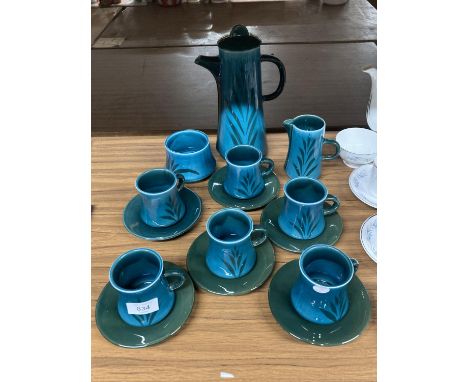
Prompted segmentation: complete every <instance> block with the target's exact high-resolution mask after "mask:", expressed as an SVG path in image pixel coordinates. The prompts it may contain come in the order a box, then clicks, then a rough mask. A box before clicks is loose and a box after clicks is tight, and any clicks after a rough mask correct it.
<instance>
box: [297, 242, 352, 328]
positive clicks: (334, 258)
mask: <svg viewBox="0 0 468 382" xmlns="http://www.w3.org/2000/svg"><path fill="white" fill-rule="evenodd" d="M358 267H359V263H358V261H357V260H356V259H350V258H349V257H348V256H347V255H346V254H345V253H344V252H342V251H340V250H339V249H338V248H336V247H333V246H331V245H326V244H318V245H312V246H311V247H309V248H307V249H305V250H304V251H303V252H302V253H301V257H300V258H299V269H300V272H301V274H300V275H299V277H298V278H297V280H296V282H295V284H294V285H293V287H292V289H291V302H292V305H293V306H294V309H296V311H297V313H298V314H299V315H300V316H301V317H302V318H304V319H306V320H308V321H311V322H314V323H316V324H321V325H327V324H333V323H335V322H338V321H340V320H341V319H342V318H343V317H344V316H345V315H346V313H348V309H349V298H348V288H347V285H348V284H349V282H350V281H351V280H352V278H353V276H354V273H355V272H356V271H357V269H358Z"/></svg>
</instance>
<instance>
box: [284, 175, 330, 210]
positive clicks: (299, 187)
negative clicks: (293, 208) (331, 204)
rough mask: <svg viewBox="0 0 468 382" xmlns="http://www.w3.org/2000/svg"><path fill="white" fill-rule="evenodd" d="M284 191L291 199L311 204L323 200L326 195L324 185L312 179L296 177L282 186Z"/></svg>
mask: <svg viewBox="0 0 468 382" xmlns="http://www.w3.org/2000/svg"><path fill="white" fill-rule="evenodd" d="M284 193H285V194H286V195H287V196H288V197H289V198H290V199H292V200H294V201H296V202H299V203H304V204H311V203H317V202H320V201H323V200H324V199H325V198H326V197H327V190H326V189H325V187H324V186H323V185H322V184H321V183H319V182H318V181H316V180H314V179H309V178H296V179H293V180H291V181H289V182H288V183H287V184H286V186H285V187H284Z"/></svg>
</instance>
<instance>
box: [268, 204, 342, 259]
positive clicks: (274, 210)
mask: <svg viewBox="0 0 468 382" xmlns="http://www.w3.org/2000/svg"><path fill="white" fill-rule="evenodd" d="M284 200H285V198H284V197H281V198H278V199H275V200H273V201H272V202H270V203H269V204H268V205H267V206H266V207H265V209H264V210H263V212H262V216H261V218H260V224H262V226H263V227H265V228H266V230H267V235H268V238H269V239H270V240H271V241H272V242H273V243H274V244H275V245H277V246H278V247H281V248H283V249H285V250H287V251H291V252H301V251H303V250H304V249H306V248H307V247H310V246H311V245H313V244H330V245H333V244H335V243H336V242H337V241H338V239H339V238H340V236H341V233H342V232H343V219H341V216H340V215H339V213H338V212H336V213H334V214H333V215H328V216H325V229H324V230H323V232H322V233H321V234H320V235H319V236H317V237H316V238H314V239H307V240H302V239H295V238H293V237H291V236H289V235H287V234H285V233H284V232H283V231H282V229H281V228H280V226H279V224H278V216H279V214H280V212H281V211H282V210H283V204H284Z"/></svg>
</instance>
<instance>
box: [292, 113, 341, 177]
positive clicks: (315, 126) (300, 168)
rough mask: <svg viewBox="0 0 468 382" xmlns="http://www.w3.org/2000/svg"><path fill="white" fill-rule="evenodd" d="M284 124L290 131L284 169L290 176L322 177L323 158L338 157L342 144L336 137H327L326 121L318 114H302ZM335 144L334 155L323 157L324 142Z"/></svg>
mask: <svg viewBox="0 0 468 382" xmlns="http://www.w3.org/2000/svg"><path fill="white" fill-rule="evenodd" d="M283 126H284V128H285V129H286V131H287V132H288V137H289V149H288V154H287V156H286V162H285V163H284V169H285V170H286V173H287V174H288V176H289V177H290V178H296V177H298V176H307V177H309V178H313V179H317V178H318V177H320V172H321V167H322V160H332V159H336V158H338V156H339V154H340V145H339V144H338V142H337V141H335V140H334V139H327V138H325V127H326V124H325V121H324V120H323V119H322V118H320V117H318V116H316V115H300V116H298V117H296V118H294V119H287V120H286V121H284V122H283ZM325 143H326V144H331V145H334V146H335V153H334V154H333V155H326V156H323V157H322V146H323V144H325Z"/></svg>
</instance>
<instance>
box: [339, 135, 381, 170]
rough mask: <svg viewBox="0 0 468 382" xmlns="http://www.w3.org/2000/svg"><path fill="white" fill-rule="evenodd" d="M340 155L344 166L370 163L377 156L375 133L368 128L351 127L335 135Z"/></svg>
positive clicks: (355, 166) (353, 166)
mask: <svg viewBox="0 0 468 382" xmlns="http://www.w3.org/2000/svg"><path fill="white" fill-rule="evenodd" d="M336 141H337V142H338V143H339V144H340V147H341V150H340V157H341V159H343V162H344V164H345V165H346V166H348V167H351V168H357V167H359V166H362V165H364V164H368V163H371V162H373V161H374V160H375V158H376V156H377V133H376V132H375V131H372V130H369V129H362V128H359V127H351V128H349V129H344V130H341V131H340V132H339V133H338V134H337V135H336Z"/></svg>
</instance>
